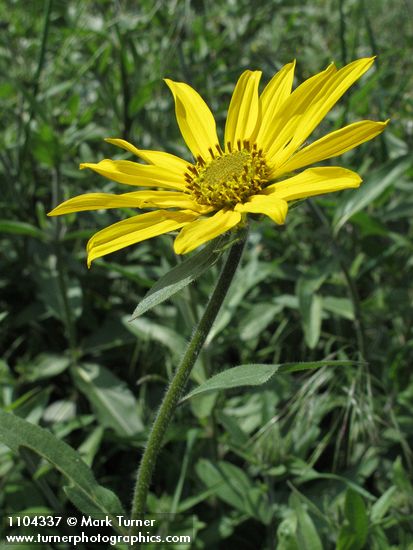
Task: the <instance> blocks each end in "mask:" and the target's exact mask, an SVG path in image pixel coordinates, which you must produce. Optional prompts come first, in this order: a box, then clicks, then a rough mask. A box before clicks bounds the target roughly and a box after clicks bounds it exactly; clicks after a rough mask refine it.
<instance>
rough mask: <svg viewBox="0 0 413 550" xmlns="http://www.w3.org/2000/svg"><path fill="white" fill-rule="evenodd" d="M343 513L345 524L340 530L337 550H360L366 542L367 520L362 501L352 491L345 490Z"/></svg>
mask: <svg viewBox="0 0 413 550" xmlns="http://www.w3.org/2000/svg"><path fill="white" fill-rule="evenodd" d="M344 513H345V517H346V520H347V523H346V524H344V525H343V526H342V528H341V530H340V533H339V536H338V542H337V550H361V549H362V548H364V546H365V544H366V541H367V535H368V528H369V520H368V517H367V513H366V505H365V504H364V500H363V499H362V497H361V496H360V495H359V494H358V493H356V492H355V491H353V490H352V489H347V492H346V500H345V504H344Z"/></svg>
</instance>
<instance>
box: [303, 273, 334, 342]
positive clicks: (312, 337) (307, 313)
mask: <svg viewBox="0 0 413 550" xmlns="http://www.w3.org/2000/svg"><path fill="white" fill-rule="evenodd" d="M326 277H327V273H326V272H324V273H319V272H318V273H317V272H315V273H310V274H308V275H305V276H302V277H300V278H299V279H298V281H297V289H296V293H297V296H298V307H299V309H300V313H301V324H302V327H303V331H304V338H305V343H306V344H307V346H308V347H309V348H310V349H314V348H315V347H316V345H317V344H318V340H319V338H320V331H321V314H322V312H323V302H322V298H321V296H319V295H318V294H317V293H316V291H317V290H318V289H319V288H320V286H321V285H322V284H323V282H324V280H325V279H326Z"/></svg>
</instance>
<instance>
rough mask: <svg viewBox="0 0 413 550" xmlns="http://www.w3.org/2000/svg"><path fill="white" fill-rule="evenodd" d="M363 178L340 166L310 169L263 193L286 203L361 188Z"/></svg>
mask: <svg viewBox="0 0 413 550" xmlns="http://www.w3.org/2000/svg"><path fill="white" fill-rule="evenodd" d="M361 181H362V180H361V177H360V176H359V175H358V174H356V172H352V171H351V170H347V169H346V168H340V167H338V166H322V167H320V168H308V170H304V172H301V174H298V175H297V176H293V177H292V178H288V179H286V180H284V181H280V182H278V183H274V184H273V185H269V186H268V187H266V188H265V189H264V190H263V191H262V192H263V193H264V194H265V195H272V196H274V197H278V198H280V199H284V200H286V201H293V200H296V199H304V198H307V197H313V196H315V195H322V194H324V193H334V192H335V191H341V190H342V189H347V188H349V187H359V185H360V183H361Z"/></svg>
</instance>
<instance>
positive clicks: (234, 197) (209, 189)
mask: <svg viewBox="0 0 413 550" xmlns="http://www.w3.org/2000/svg"><path fill="white" fill-rule="evenodd" d="M268 172H269V170H268V167H267V165H266V163H265V160H264V158H263V156H262V154H261V152H260V151H257V150H255V149H254V150H253V151H248V150H247V149H242V150H241V151H234V152H232V153H227V154H222V155H220V156H218V157H216V158H214V159H213V160H211V161H210V162H209V163H208V164H206V163H205V162H204V161H203V159H198V162H197V164H196V165H195V166H193V167H191V173H188V174H187V175H186V176H187V177H186V181H187V189H188V191H189V192H190V193H191V195H192V196H193V198H194V199H195V200H196V202H198V203H199V204H203V205H207V206H213V207H215V208H224V207H233V206H235V205H236V204H238V203H243V202H245V201H246V200H247V199H248V197H250V196H251V195H254V194H255V193H257V192H259V191H260V190H261V189H262V188H263V186H264V184H265V183H266V182H267V181H268Z"/></svg>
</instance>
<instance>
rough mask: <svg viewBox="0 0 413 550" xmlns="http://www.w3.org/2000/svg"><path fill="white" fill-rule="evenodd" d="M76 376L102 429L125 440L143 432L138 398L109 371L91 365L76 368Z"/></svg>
mask: <svg viewBox="0 0 413 550" xmlns="http://www.w3.org/2000/svg"><path fill="white" fill-rule="evenodd" d="M72 373H73V376H74V381H75V383H76V385H77V387H78V388H79V389H80V391H81V392H82V393H84V395H85V396H86V398H87V399H88V400H89V401H90V404H91V405H92V407H93V409H94V411H95V413H96V415H97V416H98V418H99V421H100V423H101V424H102V426H105V427H107V428H112V429H113V430H114V431H115V432H116V433H117V434H118V435H119V436H121V437H131V436H133V435H136V434H137V433H138V432H140V431H142V429H143V425H142V421H141V419H140V417H139V415H138V410H137V403H136V400H135V397H134V396H133V394H132V392H131V391H130V390H129V389H128V387H127V386H126V384H125V383H124V382H122V380H120V379H119V378H118V377H117V376H115V375H114V374H113V373H111V372H110V371H109V370H108V369H106V368H105V367H102V366H100V365H95V364H90V363H85V364H83V365H81V366H79V367H73V369H72Z"/></svg>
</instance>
